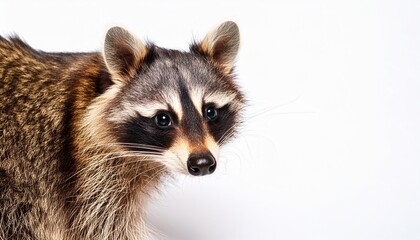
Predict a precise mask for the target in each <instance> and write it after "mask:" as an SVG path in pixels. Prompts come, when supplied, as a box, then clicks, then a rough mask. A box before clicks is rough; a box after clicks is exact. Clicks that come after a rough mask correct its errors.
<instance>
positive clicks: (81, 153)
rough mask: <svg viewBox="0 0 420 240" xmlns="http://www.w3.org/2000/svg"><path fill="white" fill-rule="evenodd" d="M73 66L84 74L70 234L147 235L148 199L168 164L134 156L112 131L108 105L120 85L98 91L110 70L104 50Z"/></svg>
mask: <svg viewBox="0 0 420 240" xmlns="http://www.w3.org/2000/svg"><path fill="white" fill-rule="evenodd" d="M73 68H74V72H81V73H85V76H80V77H79V79H78V82H77V84H76V86H75V87H74V89H75V93H74V98H75V99H74V105H73V109H72V112H73V113H74V116H73V121H72V129H73V131H72V140H73V146H74V160H75V174H73V175H72V176H70V179H71V180H70V181H72V182H74V185H73V187H72V188H73V192H74V196H73V197H72V199H70V200H71V201H69V204H70V205H71V207H70V212H69V214H70V221H69V224H70V229H71V230H70V238H71V239H78V238H79V239H80V238H81V237H83V238H85V239H137V238H138V237H139V236H141V239H147V232H148V230H147V227H146V225H145V224H144V220H143V214H144V204H145V202H146V200H147V198H148V196H149V193H150V191H151V190H152V189H153V188H154V187H155V186H156V184H157V183H158V180H159V178H160V175H161V172H162V171H163V166H161V165H159V164H157V163H156V162H153V161H150V159H147V158H146V157H144V158H140V157H133V156H129V155H130V153H128V152H125V151H124V150H123V149H122V148H120V147H119V146H118V143H117V141H116V139H114V138H113V137H112V134H111V131H112V126H109V125H108V123H107V121H106V119H107V116H106V115H105V111H106V109H107V108H108V105H109V102H110V101H111V100H112V99H113V98H114V97H115V96H116V95H117V94H118V92H119V91H120V88H119V86H118V85H112V86H110V87H109V88H108V89H107V90H105V92H104V93H102V94H101V95H99V96H96V95H97V93H95V84H96V85H97V84H98V81H105V80H106V79H98V76H101V75H103V74H100V73H101V72H103V71H106V70H105V67H104V63H103V62H102V57H101V56H100V54H96V55H93V56H89V57H88V58H86V59H82V60H81V61H80V62H78V63H75V64H74V66H73ZM99 78H100V77H99ZM139 162H140V164H138V163H139ZM133 163H137V164H133ZM133 168H137V169H135V170H133Z"/></svg>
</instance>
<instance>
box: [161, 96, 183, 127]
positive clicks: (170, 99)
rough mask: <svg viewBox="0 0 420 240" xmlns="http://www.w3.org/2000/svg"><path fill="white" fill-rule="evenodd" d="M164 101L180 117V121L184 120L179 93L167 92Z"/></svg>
mask: <svg viewBox="0 0 420 240" xmlns="http://www.w3.org/2000/svg"><path fill="white" fill-rule="evenodd" d="M163 97H164V100H165V101H166V102H167V104H169V106H171V108H172V110H173V111H174V112H175V113H176V115H177V116H178V119H179V120H181V119H182V115H183V114H182V105H181V99H180V97H179V93H177V92H175V91H173V92H166V93H165V94H164V95H163Z"/></svg>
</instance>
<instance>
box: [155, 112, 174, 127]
mask: <svg viewBox="0 0 420 240" xmlns="http://www.w3.org/2000/svg"><path fill="white" fill-rule="evenodd" d="M155 123H156V125H157V126H158V127H159V128H168V127H170V126H171V125H172V119H171V116H170V115H169V114H168V113H158V114H157V115H156V116H155Z"/></svg>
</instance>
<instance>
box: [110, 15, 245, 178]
mask: <svg viewBox="0 0 420 240" xmlns="http://www.w3.org/2000/svg"><path fill="white" fill-rule="evenodd" d="M238 48H239V30H238V27H237V25H236V24H235V23H233V22H225V23H223V24H222V25H220V26H219V27H217V28H216V29H215V30H214V31H211V32H210V33H208V34H207V35H206V37H205V38H204V40H203V41H201V42H200V43H194V44H192V45H191V47H190V51H189V52H181V51H176V50H167V49H163V48H159V47H157V46H155V45H153V44H147V45H145V44H143V43H142V42H141V41H140V40H138V39H137V38H135V37H134V36H132V35H131V34H130V33H128V32H127V31H126V30H124V29H122V28H118V27H114V28H111V29H110V30H109V31H108V33H107V36H106V39H105V50H104V58H105V62H106V65H107V68H108V70H109V72H110V73H111V75H112V80H113V82H114V83H115V84H114V85H115V86H113V87H114V88H118V92H117V94H116V95H115V97H114V99H113V101H112V103H111V104H110V105H109V109H108V110H107V114H106V115H107V121H109V123H110V126H112V129H113V130H112V132H113V133H114V135H115V137H114V138H115V139H116V140H117V143H118V144H121V146H122V147H124V148H125V149H127V150H129V151H133V152H139V153H143V154H144V155H145V156H149V157H150V158H152V159H154V160H156V161H157V162H160V163H162V164H163V165H165V166H166V167H167V168H169V169H170V170H173V171H178V172H182V173H190V174H192V175H194V176H200V175H206V174H211V173H213V172H214V171H215V169H216V165H217V161H218V155H219V146H221V145H222V144H223V143H225V142H226V141H228V140H229V139H231V137H232V136H233V135H234V133H235V130H236V127H237V125H238V123H239V114H240V110H241V108H242V107H243V104H244V99H243V96H242V94H241V92H240V91H239V89H238V87H237V86H236V85H235V83H234V76H233V74H232V72H233V64H234V61H235V57H236V55H237V52H238Z"/></svg>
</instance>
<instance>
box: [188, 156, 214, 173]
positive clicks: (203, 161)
mask: <svg viewBox="0 0 420 240" xmlns="http://www.w3.org/2000/svg"><path fill="white" fill-rule="evenodd" d="M187 167H188V171H189V172H190V173H191V175H194V176H203V175H207V174H212V173H213V172H214V170H216V160H215V159H214V157H213V155H211V153H206V154H193V155H191V156H190V157H189V158H188V161H187Z"/></svg>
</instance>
